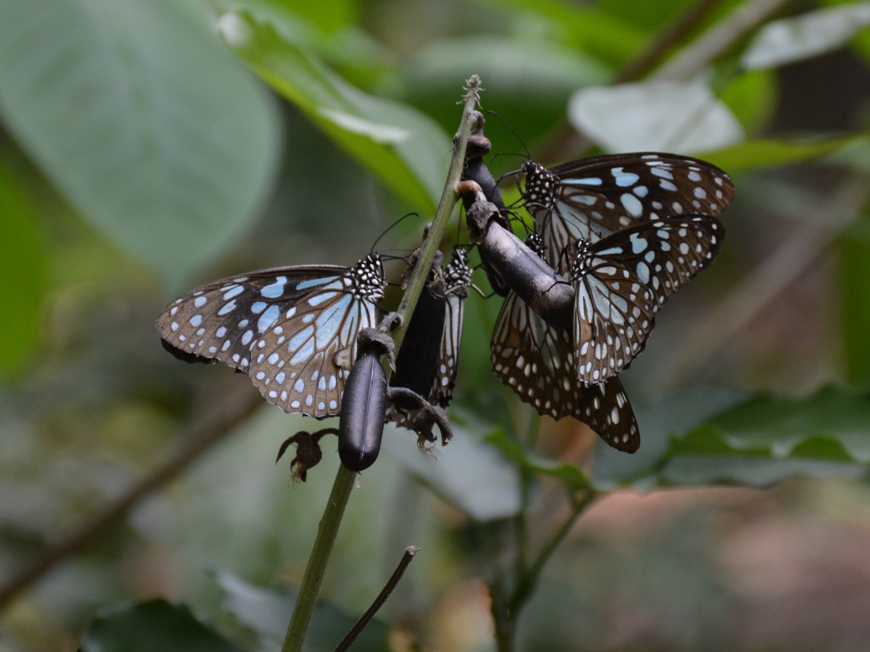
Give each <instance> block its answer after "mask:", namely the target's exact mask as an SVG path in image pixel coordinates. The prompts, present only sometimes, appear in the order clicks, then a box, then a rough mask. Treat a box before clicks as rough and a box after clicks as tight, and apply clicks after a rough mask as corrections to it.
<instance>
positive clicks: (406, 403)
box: [390, 251, 447, 411]
mask: <svg viewBox="0 0 870 652" xmlns="http://www.w3.org/2000/svg"><path fill="white" fill-rule="evenodd" d="M441 258H442V256H441V252H440V251H439V252H438V255H437V257H436V260H434V261H433V262H432V269H431V271H430V272H429V277H428V278H427V283H426V288H425V289H424V290H423V292H421V293H420V298H419V299H418V301H417V307H416V308H414V314H413V316H412V317H411V321H410V323H409V324H408V330H407V331H405V339H403V340H402V346H401V347H400V348H399V355H398V356H396V373H395V374H393V377H392V378H391V379H390V386H391V387H405V388H407V389H410V390H411V391H412V392H414V393H415V394H419V395H421V396H423V397H428V396H429V393H430V391H431V390H432V383H433V382H434V380H435V374H436V373H437V371H438V353H439V350H440V346H441V339H442V337H443V335H444V320H445V312H446V311H445V306H446V304H447V297H446V295H445V288H444V279H443V274H442V270H441ZM393 402H394V404H395V405H396V407H397V408H399V409H401V410H406V411H407V410H412V409H414V408H416V407H418V404H417V402H416V401H413V400H409V399H407V398H404V397H396V398H395V399H394V401H393Z"/></svg>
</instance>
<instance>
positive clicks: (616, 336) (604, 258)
mask: <svg viewBox="0 0 870 652" xmlns="http://www.w3.org/2000/svg"><path fill="white" fill-rule="evenodd" d="M724 235H725V230H724V228H723V227H722V225H721V224H720V223H719V221H718V220H716V219H715V218H713V217H708V216H700V215H697V216H679V217H673V218H669V219H666V220H656V221H653V222H649V223H646V224H643V225H640V226H636V227H633V228H631V229H626V230H624V231H620V232H619V233H616V234H613V235H611V236H608V237H607V238H605V239H604V240H600V241H599V242H597V243H596V244H594V245H591V246H588V247H585V248H584V250H583V252H581V253H580V254H579V255H578V258H577V260H576V261H575V263H574V265H573V267H572V271H571V273H572V279H573V281H574V287H575V291H576V293H577V296H576V298H575V311H574V315H575V320H574V341H575V342H576V344H577V349H578V367H577V373H578V378H579V379H580V380H582V381H584V382H589V383H598V382H602V381H603V380H606V379H607V378H609V377H611V376H613V375H615V374H616V373H618V372H620V371H622V370H623V369H624V368H625V367H626V366H627V365H628V364H629V363H630V362H631V360H632V359H634V357H636V356H637V355H638V354H639V353H640V352H641V351H642V350H643V347H644V346H645V344H646V339H647V337H648V336H649V333H650V331H651V330H652V328H653V325H654V323H655V320H654V316H655V313H656V312H657V311H658V310H659V308H661V306H662V305H663V304H664V302H665V301H666V300H667V299H668V297H669V296H670V295H671V294H673V293H674V292H676V291H677V289H678V288H679V287H680V286H681V285H683V284H684V283H686V282H687V281H689V279H691V278H692V277H693V276H695V274H697V273H698V272H699V271H701V270H702V269H704V268H705V267H707V266H708V265H709V264H710V263H711V262H712V261H713V259H714V258H715V257H716V255H717V254H718V252H719V250H720V249H721V247H722V242H723V239H724Z"/></svg>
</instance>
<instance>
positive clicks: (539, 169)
mask: <svg viewBox="0 0 870 652" xmlns="http://www.w3.org/2000/svg"><path fill="white" fill-rule="evenodd" d="M522 172H523V174H525V175H526V189H525V192H523V199H524V200H525V202H526V206H527V207H528V206H535V207H543V208H551V207H552V205H553V201H554V199H555V196H556V190H557V189H558V187H559V179H558V177H556V176H555V175H554V174H553V173H552V172H550V171H549V170H548V169H547V168H545V167H544V166H543V165H541V164H540V163H535V162H534V161H532V160H528V161H526V162H525V163H523V167H522Z"/></svg>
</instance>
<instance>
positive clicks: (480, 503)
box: [384, 412, 520, 521]
mask: <svg viewBox="0 0 870 652" xmlns="http://www.w3.org/2000/svg"><path fill="white" fill-rule="evenodd" d="M463 417H467V418H463ZM450 424H451V426H452V428H453V434H454V437H453V439H452V440H451V441H450V445H449V446H443V447H442V446H438V447H437V449H436V450H437V451H438V456H437V457H435V456H433V455H421V454H420V450H419V449H418V446H417V442H416V441H414V438H413V437H409V436H408V431H407V430H404V429H401V428H394V427H391V426H388V427H387V429H386V431H385V439H384V448H385V449H386V450H387V451H388V454H389V455H390V456H392V457H393V458H395V459H397V460H398V461H399V462H400V463H401V464H402V465H403V466H404V467H405V470H406V471H407V472H408V473H410V474H411V475H413V476H414V477H415V478H417V479H419V480H421V481H422V482H424V483H425V484H426V485H427V486H428V487H429V488H430V489H432V491H433V492H434V493H435V494H437V495H438V496H440V497H441V498H442V499H444V500H445V501H446V502H448V503H450V504H451V505H453V506H454V507H455V508H456V509H458V510H459V511H461V512H462V513H464V514H466V515H468V516H469V517H470V518H473V519H474V520H476V521H490V520H495V519H500V518H506V517H509V516H513V515H514V514H516V513H517V512H518V511H519V509H520V488H519V487H520V476H519V473H518V472H517V469H516V468H515V466H514V465H513V464H510V463H509V462H508V461H507V460H505V459H504V457H503V456H502V455H500V454H499V453H497V452H496V451H495V450H494V449H493V448H492V446H488V445H486V444H484V443H481V442H480V441H478V440H477V439H476V438H475V437H474V435H473V433H476V432H482V431H485V429H486V428H487V427H488V424H485V423H483V422H481V421H479V420H477V419H473V418H471V417H469V416H468V415H465V414H456V412H453V413H452V414H451V419H450Z"/></svg>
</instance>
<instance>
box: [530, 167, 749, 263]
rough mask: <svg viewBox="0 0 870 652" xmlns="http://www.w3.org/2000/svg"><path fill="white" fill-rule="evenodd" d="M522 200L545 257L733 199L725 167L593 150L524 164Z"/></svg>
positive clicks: (712, 211) (713, 210)
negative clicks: (550, 163) (546, 163)
mask: <svg viewBox="0 0 870 652" xmlns="http://www.w3.org/2000/svg"><path fill="white" fill-rule="evenodd" d="M523 170H524V171H525V173H526V187H525V191H524V193H523V196H524V198H525V202H526V206H527V208H528V210H529V212H530V213H531V214H532V216H533V218H534V219H535V222H536V223H537V224H539V225H540V228H541V234H542V236H543V239H544V243H545V244H546V246H547V262H548V263H549V264H550V265H551V266H552V267H554V268H556V269H557V270H558V271H560V272H563V273H564V272H566V271H567V269H566V264H565V263H563V264H562V265H559V260H558V257H559V254H560V253H561V252H562V251H563V250H564V248H565V247H566V246H568V245H571V244H573V243H575V242H576V241H577V240H581V239H582V240H588V241H590V242H596V241H597V240H599V239H601V238H603V237H606V236H607V235H609V234H611V233H614V232H616V231H619V230H622V229H625V228H629V227H632V226H635V225H637V224H640V223H643V222H647V221H650V220H657V219H661V218H666V217H668V216H670V215H681V214H687V213H691V214H703V215H710V216H716V215H719V214H720V213H721V212H722V211H723V210H724V209H725V207H726V206H727V205H728V204H729V203H730V202H731V200H732V199H733V198H734V185H733V184H732V183H731V179H730V178H729V177H728V175H727V174H725V172H723V171H722V170H720V169H719V168H717V167H716V166H714V165H710V164H709V163H705V162H704V161H700V160H698V159H694V158H690V157H687V156H677V155H675V154H658V153H637V154H616V155H608V156H595V157H591V158H586V159H581V160H578V161H572V162H569V163H565V164H562V165H558V166H556V167H554V168H550V169H547V168H544V167H543V166H541V165H538V164H536V163H533V162H531V161H529V162H527V163H526V164H525V165H524V166H523Z"/></svg>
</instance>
